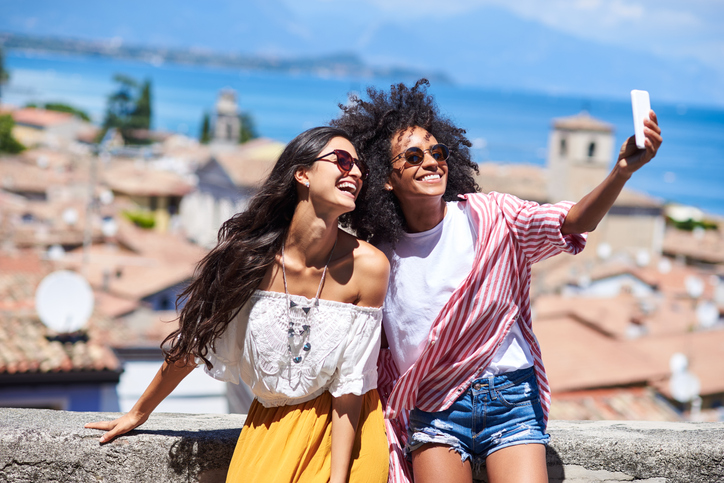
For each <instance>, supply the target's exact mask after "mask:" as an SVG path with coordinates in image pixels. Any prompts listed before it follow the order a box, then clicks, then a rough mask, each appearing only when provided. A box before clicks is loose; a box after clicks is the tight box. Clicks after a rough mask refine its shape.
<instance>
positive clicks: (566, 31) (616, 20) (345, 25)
mask: <svg viewBox="0 0 724 483" xmlns="http://www.w3.org/2000/svg"><path fill="white" fill-rule="evenodd" d="M0 11H2V12H3V15H1V16H0V31H6V32H16V33H27V34H34V35H56V36H65V37H77V38H94V39H108V40H109V41H112V42H117V43H118V42H122V43H125V44H145V45H158V46H168V47H176V46H178V47H197V48H208V49H214V50H227V51H239V52H243V53H248V54H258V53H262V54H266V55H279V56H299V55H310V56H314V55H321V54H325V53H336V52H340V51H345V52H354V53H357V54H358V55H360V57H361V58H363V59H364V60H365V61H367V62H368V63H372V64H377V65H397V66H406V67H414V68H420V69H423V70H425V69H427V70H442V71H445V72H446V73H447V74H448V75H449V76H450V77H451V78H453V79H455V80H456V81H457V82H460V83H463V84H475V85H482V86H487V87H503V88H506V87H507V88H515V89H526V90H540V91H548V92H552V93H566V92H571V93H583V94H591V95H602V96H612V95H615V94H616V93H620V92H623V91H626V92H627V89H628V87H629V86H633V87H637V88H641V87H644V88H647V86H650V89H649V90H652V91H653V93H655V94H656V95H657V96H658V97H659V98H665V99H667V100H671V101H677V100H679V101H694V102H698V103H708V102H712V103H714V104H719V105H724V89H722V87H724V27H722V25H724V0H687V1H686V2H682V1H673V0H658V1H654V0H634V1H631V0H547V1H542V0H514V1H511V0H444V1H439V0H304V1H300V0H242V1H240V0H208V1H206V2H196V1H191V0H154V1H151V2H148V1H147V0H126V1H124V2H98V1H90V0H64V1H60V2H59V1H55V0H35V1H31V2H24V1H20V2H18V1H17V0H0Z"/></svg>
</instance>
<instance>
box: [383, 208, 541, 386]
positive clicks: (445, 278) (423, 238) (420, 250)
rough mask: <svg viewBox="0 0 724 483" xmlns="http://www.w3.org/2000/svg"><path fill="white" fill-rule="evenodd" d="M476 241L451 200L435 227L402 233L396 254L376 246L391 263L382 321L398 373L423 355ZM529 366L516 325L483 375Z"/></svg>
mask: <svg viewBox="0 0 724 483" xmlns="http://www.w3.org/2000/svg"><path fill="white" fill-rule="evenodd" d="M474 240H475V233H474V232H473V226H472V224H471V222H470V220H469V219H468V217H467V215H466V213H465V211H464V209H463V206H462V205H461V204H460V203H458V202H456V201H451V202H448V203H447V213H446V214H445V218H444V219H443V221H442V222H441V223H440V224H438V225H437V226H436V227H434V228H432V229H431V230H428V231H424V232H421V233H405V234H404V235H403V237H402V239H401V240H400V241H399V242H398V243H397V245H396V246H395V248H394V250H393V249H392V247H391V246H390V245H388V244H384V245H382V246H380V247H379V248H380V249H381V250H382V251H383V252H384V253H385V255H387V258H388V259H389V260H390V269H391V270H390V285H389V288H388V290H387V296H386V298H385V304H384V307H383V309H382V312H383V316H382V323H383V325H384V327H385V334H386V335H387V341H388V343H389V345H390V351H391V353H392V358H393V359H394V361H395V364H396V365H397V369H398V370H399V371H400V374H404V373H405V372H406V371H407V370H408V369H409V368H410V366H412V364H413V363H414V362H415V361H416V360H417V358H418V357H419V355H420V354H421V353H422V349H423V348H424V346H425V342H426V341H427V337H428V334H429V332H430V327H431V326H432V323H433V322H434V321H435V318H436V317H437V315H438V314H439V313H440V310H441V309H442V307H443V306H444V305H445V303H447V301H448V300H449V299H450V296H451V295H452V293H453V292H454V291H455V289H456V288H457V287H458V286H459V285H460V284H461V283H462V282H463V280H465V278H466V277H467V276H468V274H469V273H470V271H471V270H472V267H473V261H474V258H475V246H474ZM532 365H533V358H532V356H531V354H530V349H529V347H528V343H527V342H526V341H525V339H524V338H523V335H522V333H521V332H520V327H519V326H518V323H517V322H515V323H514V324H513V325H512V326H511V329H510V331H509V332H508V335H507V336H506V337H505V339H504V340H503V344H502V345H501V346H500V348H499V349H498V351H497V352H496V353H495V356H494V357H493V360H492V362H491V363H490V365H489V366H488V367H487V368H486V369H485V371H484V373H483V374H482V377H489V376H493V375H498V374H504V373H506V372H512V371H515V370H518V369H524V368H526V367H531V366H532Z"/></svg>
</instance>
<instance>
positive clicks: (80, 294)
mask: <svg viewBox="0 0 724 483" xmlns="http://www.w3.org/2000/svg"><path fill="white" fill-rule="evenodd" d="M35 310H36V311H37V312H38V316H39V317H40V320H41V321H42V322H43V324H45V325H46V326H47V327H48V328H50V329H52V330H54V331H56V332H57V333H59V334H67V333H70V332H75V331H77V330H78V329H80V328H81V327H83V326H84V325H85V323H86V322H87V321H88V318H89V317H90V316H91V313H93V291H92V290H91V287H90V285H89V284H88V282H87V281H86V280H85V278H83V277H81V276H80V275H78V274H77V273H75V272H71V271H69V270H59V271H57V272H53V273H51V274H50V275H48V276H47V277H45V278H44V279H43V280H42V281H41V282H40V285H38V289H37V290H36V291H35Z"/></svg>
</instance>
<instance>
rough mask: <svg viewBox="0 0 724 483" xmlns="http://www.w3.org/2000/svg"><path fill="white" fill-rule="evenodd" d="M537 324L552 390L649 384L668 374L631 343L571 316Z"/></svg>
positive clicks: (537, 333) (537, 332)
mask: <svg viewBox="0 0 724 483" xmlns="http://www.w3.org/2000/svg"><path fill="white" fill-rule="evenodd" d="M535 325H536V329H535V330H536V335H537V337H538V341H539V342H540V345H541V348H542V351H543V363H544V364H545V367H546V371H547V373H548V379H549V382H550V386H551V391H552V392H562V391H573V390H580V389H593V388H603V387H615V386H623V385H631V384H645V383H647V382H648V381H651V380H655V379H659V378H663V377H664V376H665V375H666V370H665V369H662V368H661V367H660V366H658V365H657V364H655V363H654V361H652V360H651V359H650V358H649V357H647V355H646V354H645V353H643V352H641V351H637V350H635V348H633V347H632V346H631V345H629V344H630V343H629V342H624V341H619V340H616V339H611V338H609V337H606V336H604V335H602V334H601V333H600V332H598V331H596V330H593V329H591V328H589V327H586V326H584V325H583V324H581V323H580V322H578V321H576V320H574V319H572V318H570V317H558V318H552V319H548V320H542V321H537V322H536V324H535Z"/></svg>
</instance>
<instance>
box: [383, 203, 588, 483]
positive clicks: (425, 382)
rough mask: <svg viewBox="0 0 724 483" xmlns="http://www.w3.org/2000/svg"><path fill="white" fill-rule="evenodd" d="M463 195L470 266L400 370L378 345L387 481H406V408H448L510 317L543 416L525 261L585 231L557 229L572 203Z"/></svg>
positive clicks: (562, 248) (577, 240)
mask: <svg viewBox="0 0 724 483" xmlns="http://www.w3.org/2000/svg"><path fill="white" fill-rule="evenodd" d="M461 198H462V199H463V201H461V203H463V204H464V205H465V210H466V212H467V215H468V217H469V219H470V220H471V222H472V225H473V229H474V232H475V258H474V262H473V270H472V271H471V272H470V274H469V275H468V276H467V277H466V278H465V280H464V281H463V282H462V283H461V284H460V286H459V287H458V288H457V289H456V290H455V291H454V292H453V294H452V295H451V296H450V299H449V300H448V302H447V303H446V304H445V305H444V306H443V307H442V309H441V310H440V313H439V314H438V316H437V318H436V319H435V320H434V321H433V323H432V326H431V328H430V333H429V335H428V338H427V342H426V344H425V347H424V349H423V350H422V353H421V354H420V356H419V358H418V359H417V361H416V362H415V364H413V365H412V367H410V369H409V370H408V371H407V372H406V373H405V374H403V375H401V376H400V375H399V374H397V368H396V366H395V364H394V361H393V360H392V357H391V355H390V353H389V350H383V351H382V352H381V353H380V359H379V363H378V373H379V377H378V388H379V390H380V395H381V396H382V399H383V403H384V404H385V406H386V409H385V414H386V417H387V420H386V424H387V434H388V439H389V443H390V448H391V450H392V452H391V456H390V464H391V466H390V481H393V482H403V481H411V478H410V474H411V472H410V468H409V467H408V465H407V463H406V461H405V458H404V455H403V454H402V449H403V448H404V445H405V443H406V440H407V416H408V412H409V410H410V409H412V408H413V407H417V408H419V409H421V410H423V411H428V412H432V411H444V410H445V409H447V408H449V407H450V406H451V405H452V403H453V402H454V401H455V400H456V399H457V398H458V397H459V396H460V394H462V393H463V392H464V391H465V390H466V389H467V388H468V386H469V385H470V382H471V381H472V380H473V379H475V378H476V377H477V376H478V375H480V374H482V373H483V372H484V370H485V368H486V367H487V366H488V364H490V361H491V360H492V359H493V356H494V355H495V352H496V350H497V349H498V347H500V345H501V344H502V342H503V339H504V338H505V336H506V334H507V333H508V331H509V330H510V328H511V326H512V324H513V323H514V322H515V321H516V320H519V322H520V323H519V325H520V328H521V332H522V333H523V337H524V338H525V339H526V341H527V342H528V344H529V346H530V350H531V355H532V356H533V359H534V366H535V371H536V376H537V379H538V385H539V386H540V395H541V404H542V407H543V412H544V414H545V417H546V419H547V417H548V411H549V408H550V388H549V386H548V379H547V378H546V375H545V369H544V367H543V360H542V358H541V352H540V346H539V345H538V341H537V339H536V337H535V335H534V334H533V329H532V322H531V313H530V294H529V292H530V276H531V265H532V264H533V263H535V262H538V261H540V260H544V259H546V258H548V257H551V256H553V255H556V254H558V253H561V252H565V253H571V254H575V253H578V252H580V251H581V250H582V249H583V247H584V246H585V243H586V237H585V235H566V236H564V235H562V234H561V226H562V225H563V222H564V221H565V218H566V215H567V214H568V211H569V210H570V208H571V206H573V203H570V202H561V203H557V204H552V205H549V204H546V205H539V204H537V203H534V202H530V201H523V200H520V199H518V198H516V197H515V196H512V195H507V194H500V193H495V192H491V193H488V194H479V193H475V194H468V195H464V196H462V197H461ZM392 323H394V321H392Z"/></svg>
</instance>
